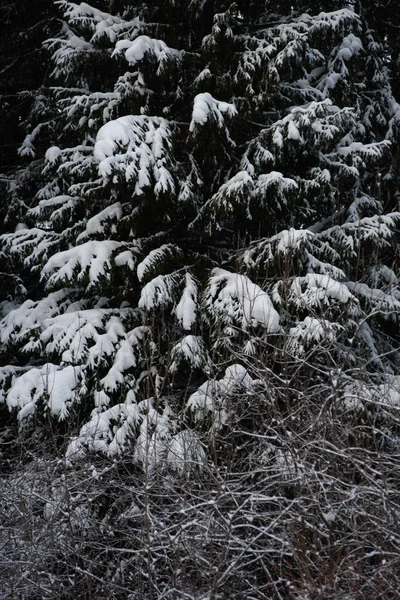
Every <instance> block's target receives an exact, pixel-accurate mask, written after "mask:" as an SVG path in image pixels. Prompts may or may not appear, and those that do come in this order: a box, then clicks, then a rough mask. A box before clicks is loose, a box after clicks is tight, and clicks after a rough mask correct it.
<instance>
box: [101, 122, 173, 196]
mask: <svg viewBox="0 0 400 600" xmlns="http://www.w3.org/2000/svg"><path fill="white" fill-rule="evenodd" d="M171 137H172V128H171V124H170V123H169V122H168V121H166V120H165V119H163V118H162V117H145V116H127V117H120V118H119V119H116V120H115V121H110V122H109V123H106V124H105V125H103V127H101V129H100V130H99V131H98V133H97V137H96V143H95V147H94V158H95V160H96V161H97V163H98V165H99V174H100V176H101V177H102V178H103V181H104V182H105V183H106V182H108V181H111V180H114V181H115V178H116V177H119V178H121V179H122V180H123V181H126V182H128V183H132V184H134V186H135V194H137V195H138V196H140V195H142V194H144V192H145V190H146V189H148V188H151V187H152V188H153V190H154V193H155V194H156V196H159V195H160V194H163V193H174V191H175V181H174V177H173V175H172V172H171V171H172V165H173V157H172V155H171V151H172V142H171Z"/></svg>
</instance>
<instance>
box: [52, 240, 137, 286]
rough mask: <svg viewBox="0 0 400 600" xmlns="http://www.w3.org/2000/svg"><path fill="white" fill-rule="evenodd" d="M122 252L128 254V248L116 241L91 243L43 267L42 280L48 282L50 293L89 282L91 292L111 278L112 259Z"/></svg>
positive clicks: (53, 258) (55, 255)
mask: <svg viewBox="0 0 400 600" xmlns="http://www.w3.org/2000/svg"><path fill="white" fill-rule="evenodd" d="M119 249H123V250H124V251H125V250H126V244H123V243H122V242H116V241H113V240H102V241H94V240H92V241H90V242H86V243H85V244H81V245H80V246H75V247H74V248H70V249H69V250H64V251H63V252H58V253H57V254H53V256H51V257H50V259H49V260H48V261H47V263H46V264H45V265H44V267H43V269H42V279H45V280H47V282H46V287H47V288H48V289H49V288H51V287H54V286H60V285H64V284H65V283H66V282H71V281H76V282H77V283H80V284H82V283H85V282H86V281H87V289H90V288H91V287H92V286H94V285H96V284H97V283H99V280H100V279H101V278H102V277H104V278H108V277H109V276H110V273H111V271H112V266H113V265H112V259H113V257H114V256H115V255H116V254H117V251H118V250H119ZM114 264H115V263H114Z"/></svg>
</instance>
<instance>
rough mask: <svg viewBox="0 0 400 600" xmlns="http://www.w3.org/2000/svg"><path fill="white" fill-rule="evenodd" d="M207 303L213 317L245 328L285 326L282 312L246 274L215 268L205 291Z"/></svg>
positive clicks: (268, 329) (274, 329)
mask: <svg viewBox="0 0 400 600" xmlns="http://www.w3.org/2000/svg"><path fill="white" fill-rule="evenodd" d="M205 304H206V308H207V309H208V312H209V314H210V316H211V317H212V318H214V319H215V320H217V321H219V322H220V323H221V324H223V325H226V326H229V325H235V326H237V327H241V328H242V329H243V330H246V329H248V328H249V327H255V326H257V325H261V326H262V327H263V328H264V329H265V330H266V331H267V332H268V333H278V332H279V331H280V330H281V327H280V324H279V314H278V313H277V311H276V310H275V308H274V307H273V305H272V302H271V300H270V297H269V296H268V294H267V292H264V291H263V290H262V289H261V288H260V287H259V286H258V285H256V284H255V283H253V282H252V281H250V279H249V278H248V277H246V276H245V275H239V274H238V273H230V272H229V271H225V270H224V269H214V270H213V272H212V276H211V278H210V280H209V283H208V287H207V290H206V292H205Z"/></svg>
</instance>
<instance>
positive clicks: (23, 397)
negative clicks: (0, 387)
mask: <svg viewBox="0 0 400 600" xmlns="http://www.w3.org/2000/svg"><path fill="white" fill-rule="evenodd" d="M82 377H83V370H82V367H80V366H77V367H73V366H67V367H64V368H62V367H59V366H57V365H53V364H51V363H46V364H45V365H44V366H43V367H41V368H31V369H29V371H27V372H26V373H23V374H22V375H20V376H19V377H17V378H15V379H14V381H13V383H12V386H11V389H10V391H9V392H8V394H7V398H6V403H7V406H8V408H9V410H12V409H14V408H16V409H17V410H18V420H19V421H20V422H22V421H23V420H24V419H26V418H27V417H28V416H29V415H32V414H34V413H35V410H36V404H37V403H38V402H43V401H44V402H45V403H46V405H47V408H48V410H49V411H50V414H51V415H52V416H56V417H58V418H60V419H65V418H66V417H67V416H68V411H69V408H70V407H71V406H72V405H73V404H74V401H77V400H78V398H79V393H78V388H79V387H80V386H81V385H82Z"/></svg>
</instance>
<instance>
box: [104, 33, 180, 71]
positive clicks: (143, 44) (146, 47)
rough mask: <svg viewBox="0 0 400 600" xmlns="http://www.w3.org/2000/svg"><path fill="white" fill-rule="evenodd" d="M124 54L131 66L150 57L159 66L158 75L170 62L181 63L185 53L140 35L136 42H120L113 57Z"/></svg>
mask: <svg viewBox="0 0 400 600" xmlns="http://www.w3.org/2000/svg"><path fill="white" fill-rule="evenodd" d="M118 54H124V56H125V58H126V60H127V61H128V63H129V64H130V65H131V66H134V65H136V64H137V63H139V62H141V61H142V60H143V59H144V58H145V56H147V55H149V56H150V57H151V58H154V59H155V60H156V61H157V63H158V64H159V67H158V73H161V72H162V71H163V70H164V69H165V66H166V64H167V63H168V62H170V61H175V62H176V61H179V60H181V58H182V56H183V52H182V51H180V50H175V49H174V48H169V46H167V44H166V43H165V42H163V41H162V40H156V39H153V38H150V37H148V36H147V35H140V36H139V37H137V38H136V39H135V40H133V41H130V40H120V41H119V42H117V43H116V45H115V50H114V52H113V54H112V56H115V55H118Z"/></svg>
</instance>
